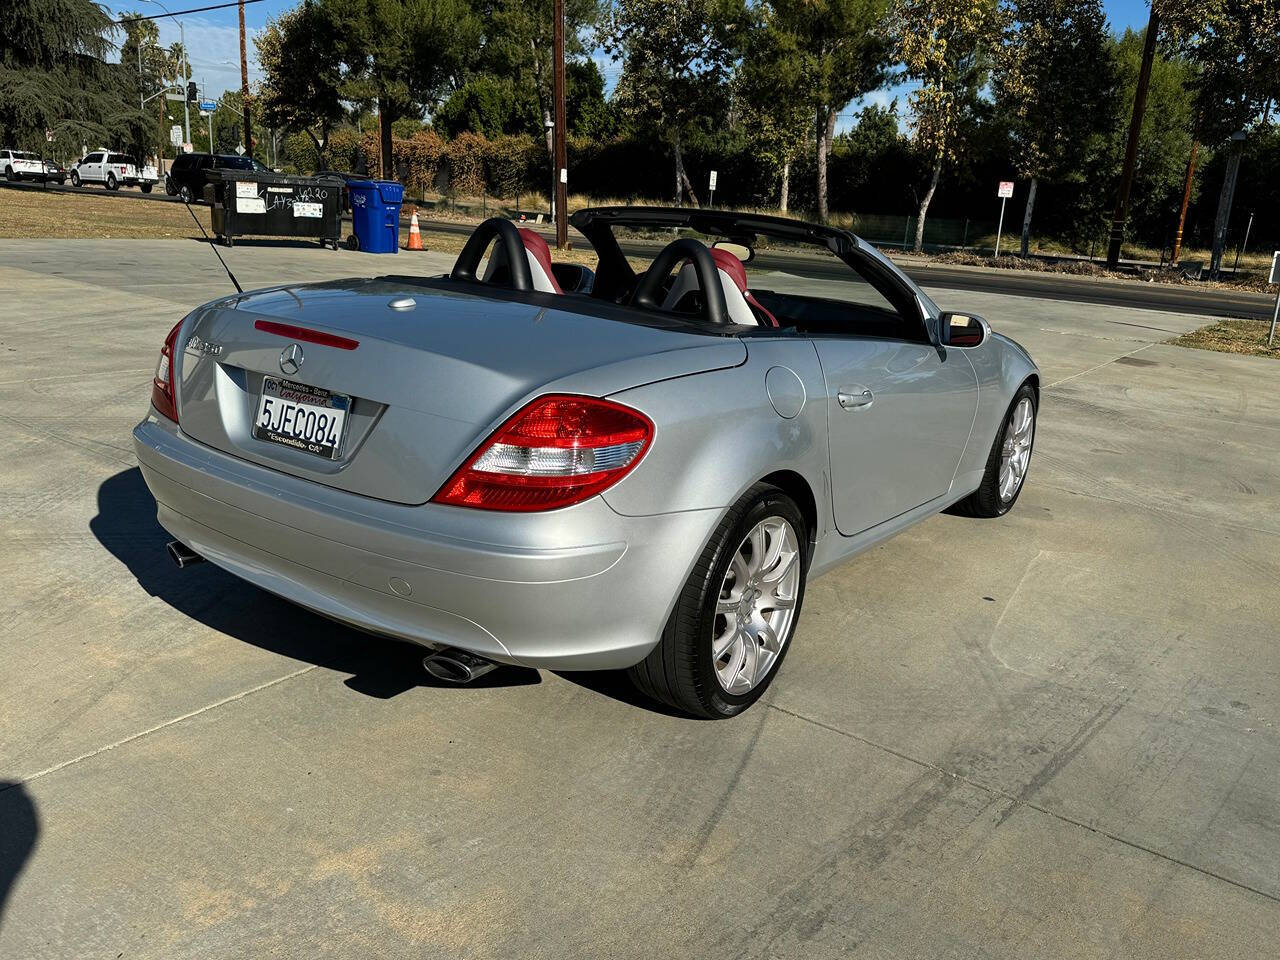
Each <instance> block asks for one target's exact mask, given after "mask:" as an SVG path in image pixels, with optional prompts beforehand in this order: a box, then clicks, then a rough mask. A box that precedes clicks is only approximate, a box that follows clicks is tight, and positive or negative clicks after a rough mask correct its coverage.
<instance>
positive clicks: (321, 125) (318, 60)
mask: <svg viewBox="0 0 1280 960" xmlns="http://www.w3.org/2000/svg"><path fill="white" fill-rule="evenodd" d="M253 42H254V45H255V46H256V47H257V48H258V63H259V64H260V65H261V67H262V72H263V74H264V75H265V77H264V80H263V84H262V91H261V94H260V96H259V98H258V105H259V110H258V114H259V116H260V117H261V118H262V119H263V120H264V121H265V122H266V123H267V125H268V126H270V127H280V128H283V129H286V130H291V131H299V132H303V133H306V135H307V136H308V137H310V139H311V143H312V145H313V147H314V148H315V151H316V169H322V168H324V167H325V166H326V164H325V145H326V143H327V142H328V139H329V132H330V130H331V129H332V128H333V126H334V125H335V124H337V123H338V122H339V121H340V120H341V119H342V116H343V107H342V95H341V92H340V87H341V83H342V73H341V68H340V65H339V63H338V60H337V53H338V45H339V38H338V34H337V25H336V23H335V22H334V20H333V18H332V17H331V16H330V14H329V11H328V10H327V9H326V8H325V7H324V5H323V3H322V2H316V0H304V2H303V3H302V4H300V5H299V6H297V7H294V8H293V9H292V10H289V11H287V12H285V13H283V14H281V15H280V16H279V17H277V18H276V19H274V20H269V21H267V25H266V27H265V28H264V29H263V30H262V32H261V33H259V34H258V35H257V36H256V37H255V38H254V41H253ZM299 64H307V65H308V67H307V69H305V70H301V69H298V65H299Z"/></svg>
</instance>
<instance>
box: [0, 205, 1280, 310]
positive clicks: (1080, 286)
mask: <svg viewBox="0 0 1280 960" xmlns="http://www.w3.org/2000/svg"><path fill="white" fill-rule="evenodd" d="M0 187H7V188H10V189H21V190H40V189H43V187H42V185H40V184H32V183H20V184H9V183H3V182H0ZM48 189H49V190H54V191H60V192H64V193H93V194H96V195H99V196H104V195H105V196H112V197H118V198H120V199H121V200H130V199H133V200H149V201H155V202H159V203H181V202H182V201H181V200H179V199H178V198H177V197H169V196H166V195H165V192H164V187H163V186H161V185H157V187H156V188H155V189H154V190H153V191H152V192H151V193H150V194H144V193H142V191H140V190H138V189H137V188H133V187H122V188H121V189H120V190H119V191H116V192H114V193H111V192H108V191H107V190H106V189H104V188H103V187H97V186H85V187H73V186H71V185H70V184H67V185H65V186H58V185H56V184H50V185H49V187H48ZM419 219H420V221H421V222H422V225H423V226H424V227H428V226H429V227H430V229H432V230H435V231H438V232H441V233H453V234H458V235H461V236H470V234H471V232H472V231H473V230H474V229H475V227H474V225H472V224H467V223H458V222H456V221H450V220H431V219H428V218H425V217H420V218H419ZM541 232H543V233H544V234H546V235H547V236H550V233H549V232H548V231H547V230H546V229H545V228H542V230H541ZM575 236H577V238H578V242H580V243H586V238H585V237H582V236H581V235H580V234H577V233H576V232H575ZM621 246H622V249H623V252H624V253H626V254H627V255H629V256H630V255H635V256H652V255H653V251H654V250H655V249H657V246H656V245H655V244H651V243H643V242H635V241H630V242H626V243H623V244H622V245H621ZM753 266H754V268H756V269H761V270H773V269H776V270H784V271H786V272H789V273H793V274H795V275H797V276H801V277H809V278H813V279H830V278H838V277H839V276H840V274H841V271H843V270H844V267H843V265H842V264H839V263H837V262H835V261H833V260H830V259H822V258H816V257H805V256H802V255H786V256H781V255H776V254H774V255H761V256H760V257H758V258H757V260H756V261H754V263H753ZM901 266H902V267H903V269H904V270H905V271H906V272H907V274H908V275H909V276H910V277H911V278H912V279H913V280H915V281H916V282H917V283H919V284H920V285H921V286H930V285H933V286H946V287H948V288H950V289H953V290H962V291H969V292H974V293H995V294H1004V295H1011V296H1017V297H1035V298H1039V299H1045V300H1059V301H1065V302H1068V303H1094V304H1100V305H1103V306H1116V307H1133V308H1137V309H1140V310H1157V311H1167V312H1173V313H1186V314H1195V315H1198V316H1206V317H1245V318H1251V319H1256V320H1269V319H1270V318H1271V315H1272V311H1273V309H1274V305H1275V298H1274V297H1271V296H1268V295H1266V294H1257V293H1241V292H1235V291H1229V290H1220V289H1211V288H1206V287H1191V286H1181V285H1173V284H1161V283H1141V282H1138V281H1124V280H1097V279H1094V278H1091V277H1076V276H1071V275H1067V274H1054V273H1036V272H1033V271H1028V270H992V269H986V268H982V267H963V266H952V265H934V264H922V263H919V262H910V261H908V262H905V263H903V264H901ZM966 309H972V308H966Z"/></svg>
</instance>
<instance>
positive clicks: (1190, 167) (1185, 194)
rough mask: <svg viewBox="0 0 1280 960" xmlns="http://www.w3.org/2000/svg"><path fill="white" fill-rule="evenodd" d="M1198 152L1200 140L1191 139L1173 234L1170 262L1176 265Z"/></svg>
mask: <svg viewBox="0 0 1280 960" xmlns="http://www.w3.org/2000/svg"><path fill="white" fill-rule="evenodd" d="M1199 152H1200V141H1199V140H1192V141H1191V161H1190V162H1189V163H1188V164H1187V183H1186V186H1184V187H1183V188H1182V212H1181V213H1179V214H1178V232H1177V233H1175V234H1174V236H1173V257H1172V258H1171V259H1170V262H1171V263H1172V264H1173V265H1174V266H1175V267H1176V266H1177V265H1178V257H1180V256H1181V255H1182V231H1183V230H1184V229H1185V228H1186V226H1187V206H1188V205H1189V204H1190V203H1191V181H1192V179H1193V178H1194V177H1195V175H1196V154H1198V153H1199Z"/></svg>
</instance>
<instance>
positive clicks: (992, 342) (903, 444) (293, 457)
mask: <svg viewBox="0 0 1280 960" xmlns="http://www.w3.org/2000/svg"><path fill="white" fill-rule="evenodd" d="M571 222H572V223H573V224H574V226H576V227H577V228H578V229H579V230H580V231H581V232H582V233H583V234H584V235H585V236H586V238H587V239H588V240H589V241H590V243H591V246H592V247H593V248H594V249H595V251H596V253H597V255H598V256H599V258H600V259H599V264H598V269H597V270H596V271H592V270H590V269H588V268H587V267H584V266H580V265H575V264H567V263H555V262H553V261H552V259H551V256H550V251H549V250H548V247H547V242H546V241H545V240H544V239H542V237H541V236H540V235H539V234H537V233H534V232H533V231H531V230H521V229H518V228H517V227H516V226H515V225H514V224H512V223H511V222H509V221H506V220H499V219H492V220H488V221H485V222H484V223H483V224H481V225H480V226H479V227H478V228H477V229H476V231H475V233H474V234H473V235H472V237H471V238H470V239H469V240H468V241H467V243H466V245H465V246H464V247H463V250H462V252H461V253H460V254H459V255H458V259H457V262H456V263H455V264H454V267H453V270H452V272H451V273H450V274H449V275H447V276H442V277H437V278H428V277H408V276H396V277H383V278H380V279H372V280H370V279H363V278H362V279H354V280H345V281H341V280H338V281H327V282H324V283H315V284H305V283H303V284H287V285H284V286H278V287H274V288H271V289H267V290H262V291H259V292H256V293H244V294H236V295H235V296H229V297H226V298H224V299H221V300H215V301H213V302H212V303H208V304H206V305H204V306H202V307H199V308H197V309H195V310H194V311H192V312H191V313H190V314H189V315H188V316H187V317H186V318H184V319H183V320H181V321H179V322H178V323H177V324H176V325H175V326H174V327H173V329H172V330H170V331H169V334H168V336H167V337H166V338H165V341H164V345H163V348H162V349H161V351H160V361H159V366H158V367H157V369H156V374H155V379H154V382H153V386H152V393H151V409H150V411H149V412H148V414H147V416H146V418H145V419H144V420H143V421H142V423H140V424H139V425H138V426H137V428H136V429H135V430H134V433H133V436H134V447H135V450H136V453H137V456H138V460H139V462H140V464H141V466H142V472H143V475H144V477H145V479H146V482H147V484H148V486H149V487H150V488H151V492H152V493H153V494H154V495H155V499H156V502H157V507H158V515H159V521H160V523H161V524H162V525H163V526H164V527H165V528H166V529H167V530H168V531H169V532H170V533H171V534H172V535H173V536H174V537H175V538H176V539H175V540H174V541H173V542H172V543H170V544H169V550H170V553H171V555H172V556H173V557H174V559H175V560H177V561H178V562H179V563H180V565H184V564H186V563H189V562H191V561H192V560H195V559H199V558H201V557H204V558H207V559H208V560H211V561H213V562H214V563H215V564H217V565H219V566H221V567H224V568H225V569H227V570H229V571H231V572H232V573H234V574H236V575H237V576H239V577H242V578H243V579H245V580H248V581H250V582H251V583H254V584H257V585H258V586H260V587H262V588H263V589H265V590H268V591H271V592H273V593H276V594H279V595H280V596H282V597H285V598H287V599H289V600H291V601H293V602H294V603H297V604H299V605H300V606H303V607H307V608H310V609H312V610H316V611H319V612H320V613H322V614H325V615H327V616H329V617H332V618H334V619H336V620H340V621H343V622H346V623H349V624H352V625H354V626H356V627H359V628H360V629H363V630H366V631H370V632H374V633H382V634H387V635H391V636H395V637H401V638H405V639H408V640H412V641H416V642H418V643H421V644H424V645H426V646H428V647H431V648H433V652H431V653H430V655H428V656H427V657H426V660H425V664H426V666H427V669H428V670H430V671H431V672H432V673H433V674H435V675H436V676H440V677H444V678H447V679H453V680H457V681H466V680H469V679H473V678H474V677H476V676H478V675H480V674H482V673H484V672H485V671H487V670H489V669H492V668H493V666H494V665H495V663H508V664H519V665H523V666H526V667H534V668H547V669H552V670H600V669H615V668H627V669H629V670H630V673H631V677H632V678H633V680H634V681H635V683H636V684H637V685H638V686H639V687H640V689H641V690H643V691H644V692H646V693H648V694H649V695H651V696H652V697H654V698H656V699H658V700H661V701H663V702H665V703H667V704H671V705H673V706H675V707H677V708H679V709H680V710H683V711H686V712H688V713H691V714H696V715H700V716H706V717H714V718H722V717H728V716H732V715H734V714H736V713H739V712H740V711H742V710H744V709H746V708H747V707H748V706H750V705H751V704H752V703H753V702H754V701H755V700H756V699H757V698H759V697H760V695H761V694H762V693H763V691H764V690H765V689H766V688H767V687H768V686H769V684H770V682H771V681H772V680H773V678H774V677H775V675H776V674H777V672H778V669H779V667H780V666H781V664H782V662H783V658H784V657H785V656H786V654H787V651H788V650H789V649H790V647H791V644H792V642H793V638H794V636H795V630H796V624H797V623H798V620H799V617H800V611H801V605H802V602H803V600H804V592H805V586H806V583H807V582H808V581H809V580H811V579H813V578H814V577H817V576H818V575H820V574H821V573H823V572H825V571H827V570H830V569H831V568H832V567H834V566H836V565H837V564H839V563H841V562H842V561H843V560H845V559H847V558H848V557H851V556H853V555H854V554H856V553H858V552H860V551H862V550H865V549H867V548H869V547H871V546H873V545H875V544H877V543H879V542H881V541H883V540H884V539H885V538H887V537H890V536H892V535H894V534H896V533H899V532H901V531H902V530H904V529H906V528H907V527H910V526H911V525H912V524H915V523H918V522H919V521H921V520H924V519H926V518H928V517H931V516H933V515H934V514H936V513H938V512H939V511H941V510H944V509H947V508H955V509H957V510H958V511H961V512H965V513H969V514H971V515H975V516H981V517H997V516H1001V515H1003V514H1005V513H1007V512H1008V511H1009V510H1010V509H1011V508H1012V507H1013V505H1014V504H1015V503H1016V502H1017V500H1018V496H1019V494H1020V492H1021V491H1022V488H1023V483H1024V481H1025V479H1026V475H1027V468H1028V465H1029V463H1030V460H1031V453H1032V444H1033V442H1034V438H1035V425H1036V413H1037V409H1038V406H1039V402H1040V372H1039V370H1038V368H1037V367H1036V365H1035V363H1034V362H1033V361H1032V360H1031V358H1030V357H1029V356H1028V354H1027V352H1026V351H1025V350H1024V349H1023V348H1022V347H1020V346H1019V345H1018V344H1017V343H1015V342H1014V341H1012V340H1010V339H1008V338H1007V337H1004V336H1002V335H1001V334H998V333H995V332H993V331H992V329H991V327H990V326H989V325H988V324H987V322H986V321H985V320H983V319H982V318H980V317H978V316H975V315H973V314H970V313H951V312H944V311H942V310H941V309H939V308H938V306H937V305H936V304H934V302H933V301H932V300H931V299H930V298H929V297H928V296H927V295H926V294H925V293H924V292H923V291H922V290H921V289H920V288H919V287H917V286H916V285H915V284H914V283H913V282H912V281H911V280H910V279H909V278H908V277H907V276H906V275H905V274H903V273H902V272H901V271H900V270H899V269H898V268H897V267H895V266H894V265H893V264H892V263H890V262H889V261H888V260H887V259H886V258H885V257H884V256H883V255H881V254H880V253H879V252H878V251H877V250H876V249H875V248H874V247H872V246H871V245H870V244H867V243H865V242H864V241H862V240H860V239H859V238H858V237H856V236H854V235H853V234H852V233H850V232H849V231H847V230H842V229H838V228H835V227H830V226H823V225H819V224H807V223H802V222H800V221H796V220H788V219H783V218H779V217H766V216H754V215H749V214H737V213H730V212H719V211H704V210H691V209H661V208H627V207H611V208H598V209H592V210H582V211H578V212H577V213H575V214H574V215H573V216H572V218H571ZM620 230H621V231H626V232H628V233H632V232H635V231H647V232H648V233H649V234H650V235H652V236H664V235H665V236H670V235H671V232H672V231H684V232H685V235H683V236H679V237H678V238H677V239H675V240H673V241H672V242H670V243H669V244H667V245H666V246H665V247H663V248H662V249H661V251H660V252H659V253H658V254H657V256H656V257H655V258H654V259H653V261H652V262H651V263H650V264H649V266H648V268H647V269H645V270H643V271H641V272H640V273H637V272H636V271H635V269H633V267H632V266H631V264H630V263H629V262H628V259H627V257H626V256H624V255H623V252H622V250H621V248H620V246H619V243H618V231H620ZM695 233H696V235H693V234H695ZM704 239H705V240H708V241H714V242H713V245H712V247H711V248H710V249H709V248H708V247H707V246H706V245H705V244H704V242H703V240H704ZM761 241H763V242H765V243H768V244H771V245H773V244H788V245H798V246H807V247H809V248H810V250H811V254H810V255H811V256H812V255H817V254H819V253H821V254H825V255H827V256H828V257H829V258H831V259H833V268H838V269H839V270H841V271H843V273H844V282H842V281H841V279H839V278H836V277H830V278H827V274H824V279H823V280H822V281H820V282H817V283H809V282H808V281H803V280H800V279H798V278H795V277H792V278H790V280H788V278H787V276H786V275H785V274H782V273H780V272H773V273H768V274H761V275H760V278H761V280H762V281H763V280H766V279H767V280H769V281H770V282H771V283H772V284H773V285H774V287H775V288H776V289H760V288H755V287H753V286H749V285H748V283H747V271H746V267H745V266H744V264H745V263H749V262H751V261H752V260H753V259H754V257H755V250H756V247H757V246H758V245H760V243H761ZM632 252H633V253H634V251H632ZM782 262H783V263H784V264H785V263H789V262H794V260H793V259H792V258H785V259H782ZM673 274H674V275H673ZM797 291H800V292H797ZM974 562H975V564H979V565H980V564H981V563H982V558H981V557H975V558H974ZM919 575H920V576H921V577H923V578H925V579H926V580H928V579H929V578H936V577H938V576H945V575H947V574H946V572H945V571H940V570H936V569H929V568H925V569H921V570H920V571H919ZM856 640H857V638H856V636H855V635H851V636H850V642H851V643H856Z"/></svg>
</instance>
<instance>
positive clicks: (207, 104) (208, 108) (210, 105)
mask: <svg viewBox="0 0 1280 960" xmlns="http://www.w3.org/2000/svg"><path fill="white" fill-rule="evenodd" d="M217 109H218V102H217V101H216V100H201V101H200V110H201V111H202V112H203V113H213V111H215V110H217Z"/></svg>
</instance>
